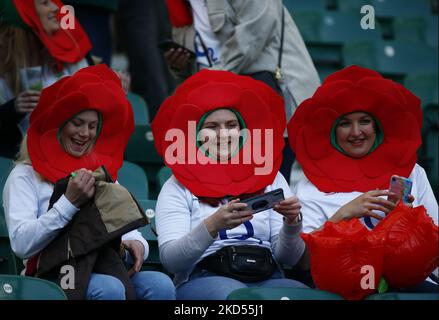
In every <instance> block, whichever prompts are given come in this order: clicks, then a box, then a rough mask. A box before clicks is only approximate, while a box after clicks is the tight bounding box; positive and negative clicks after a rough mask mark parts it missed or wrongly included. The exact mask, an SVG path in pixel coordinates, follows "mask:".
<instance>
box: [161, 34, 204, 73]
mask: <svg viewBox="0 0 439 320" xmlns="http://www.w3.org/2000/svg"><path fill="white" fill-rule="evenodd" d="M158 47H159V48H160V49H161V50H162V51H163V53H164V57H165V60H166V63H167V64H168V65H169V66H170V67H171V68H172V69H174V70H177V71H178V72H183V71H184V70H185V69H186V68H187V67H188V66H189V63H190V61H191V60H194V59H195V57H196V55H195V52H193V51H191V50H189V49H187V48H185V47H183V46H182V45H180V44H178V43H176V42H174V41H172V40H169V39H167V40H164V41H161V42H160V43H159V44H158Z"/></svg>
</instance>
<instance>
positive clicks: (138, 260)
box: [122, 240, 145, 277]
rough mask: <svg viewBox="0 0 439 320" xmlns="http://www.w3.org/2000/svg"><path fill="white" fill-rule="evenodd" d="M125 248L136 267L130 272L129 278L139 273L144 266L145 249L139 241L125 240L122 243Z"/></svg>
mask: <svg viewBox="0 0 439 320" xmlns="http://www.w3.org/2000/svg"><path fill="white" fill-rule="evenodd" d="M122 245H123V247H124V248H125V249H126V250H128V252H129V253H130V255H131V257H132V258H133V261H134V265H133V267H132V268H131V269H130V270H128V276H130V277H131V276H132V275H133V274H134V273H136V272H139V271H140V268H142V264H143V256H144V255H145V247H144V246H143V243H142V242H140V241H139V240H125V241H122Z"/></svg>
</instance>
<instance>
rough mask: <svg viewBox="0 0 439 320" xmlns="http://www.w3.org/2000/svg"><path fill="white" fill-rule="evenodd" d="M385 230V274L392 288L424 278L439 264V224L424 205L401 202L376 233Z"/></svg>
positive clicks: (404, 286)
mask: <svg viewBox="0 0 439 320" xmlns="http://www.w3.org/2000/svg"><path fill="white" fill-rule="evenodd" d="M383 231H384V232H386V234H387V240H386V242H385V256H384V270H383V276H384V278H385V279H386V280H387V282H388V283H389V285H390V286H391V287H393V288H407V287H411V286H414V285H417V284H419V283H420V282H422V281H424V280H425V279H426V278H427V277H428V276H429V275H430V274H431V273H432V272H433V270H434V269H436V268H437V266H438V263H439V260H438V259H439V258H438V253H439V247H438V240H439V239H438V227H437V226H436V225H435V224H434V222H433V220H432V219H431V217H430V216H429V215H428V214H427V213H426V210H425V208H424V206H419V207H416V208H409V207H407V206H405V205H403V204H402V203H401V202H400V203H399V204H398V206H397V207H396V208H395V210H393V211H392V212H391V213H390V214H389V215H388V216H387V217H386V218H385V219H384V220H382V221H381V222H380V223H379V224H378V225H377V226H376V227H375V229H374V230H373V232H374V233H375V232H378V233H381V232H383Z"/></svg>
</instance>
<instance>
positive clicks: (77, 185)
mask: <svg viewBox="0 0 439 320" xmlns="http://www.w3.org/2000/svg"><path fill="white" fill-rule="evenodd" d="M95 182H96V180H95V178H94V177H93V176H92V172H91V171H90V170H86V169H80V170H79V171H77V172H75V176H74V177H73V178H70V180H69V183H68V184H67V190H66V192H65V197H66V198H67V199H68V200H69V201H70V203H71V204H73V205H74V206H75V207H77V208H79V207H81V206H82V205H83V204H84V203H86V202H87V201H88V200H90V199H91V198H92V197H93V196H94V193H95V186H94V185H95Z"/></svg>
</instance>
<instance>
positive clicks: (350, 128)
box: [335, 112, 376, 158]
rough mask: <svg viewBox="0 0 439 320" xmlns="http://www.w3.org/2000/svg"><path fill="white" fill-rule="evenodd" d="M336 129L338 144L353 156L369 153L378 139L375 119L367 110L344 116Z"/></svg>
mask: <svg viewBox="0 0 439 320" xmlns="http://www.w3.org/2000/svg"><path fill="white" fill-rule="evenodd" d="M335 130H336V138H337V143H338V145H339V146H340V148H342V149H343V150H344V151H345V152H346V153H347V154H348V155H349V156H350V157H353V158H361V157H364V156H365V155H367V154H368V153H369V151H370V149H371V148H372V146H373V144H374V142H375V139H376V130H375V120H374V119H373V118H372V116H370V115H369V114H367V113H365V112H353V113H349V114H347V115H344V116H342V117H341V119H340V122H339V123H338V125H337V128H336V129H335Z"/></svg>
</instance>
